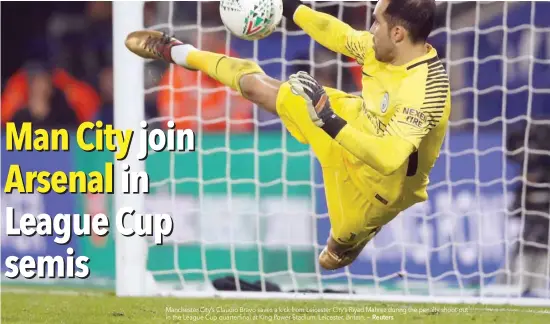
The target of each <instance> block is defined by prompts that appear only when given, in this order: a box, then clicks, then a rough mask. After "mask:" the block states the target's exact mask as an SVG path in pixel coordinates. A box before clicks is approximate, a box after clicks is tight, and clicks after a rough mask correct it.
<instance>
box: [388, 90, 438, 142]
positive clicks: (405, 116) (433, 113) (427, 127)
mask: <svg viewBox="0 0 550 324" xmlns="http://www.w3.org/2000/svg"><path fill="white" fill-rule="evenodd" d="M446 100H447V99H446V96H442V98H436V99H433V100H429V99H428V100H426V101H424V103H423V104H422V105H407V104H400V105H398V106H397V107H396V109H395V114H394V115H393V117H392V118H391V120H390V122H389V123H388V125H387V127H386V133H387V134H388V135H390V136H398V137H400V138H402V139H404V140H406V141H408V142H409V143H411V144H412V145H414V147H415V148H416V149H418V147H419V146H420V142H421V141H422V139H423V138H424V136H426V135H427V134H428V133H429V132H430V131H431V130H432V129H433V128H434V127H436V126H437V124H438V123H439V122H440V121H441V119H442V118H443V115H444V113H445V102H446Z"/></svg>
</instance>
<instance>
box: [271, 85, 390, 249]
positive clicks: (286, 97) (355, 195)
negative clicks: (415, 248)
mask: <svg viewBox="0 0 550 324" xmlns="http://www.w3.org/2000/svg"><path fill="white" fill-rule="evenodd" d="M325 90H326V92H327V95H328V97H329V101H330V104H331V107H332V109H333V110H334V112H335V113H336V114H338V115H339V116H340V117H342V118H343V119H345V120H348V121H350V120H353V119H355V118H356V116H357V115H358V114H360V113H361V108H362V105H363V99H362V98H361V97H357V96H353V95H349V94H347V93H345V92H342V91H339V90H336V89H332V88H325ZM277 113H278V115H279V117H280V118H281V121H282V122H283V124H284V125H285V127H286V129H287V130H288V131H289V132H290V134H291V135H292V136H293V137H294V138H296V139H297V140H298V141H299V142H301V143H303V144H309V145H310V146H311V149H312V150H313V153H314V154H315V156H316V157H317V159H318V160H319V163H320V165H321V168H322V170H323V181H324V186H325V195H326V200H327V207H328V214H329V218H330V223H331V236H332V238H333V239H334V240H336V241H337V242H338V243H340V244H345V245H356V244H358V243H361V242H363V241H365V240H370V239H371V238H372V237H373V236H374V235H375V234H376V233H378V231H379V230H380V228H381V227H382V226H383V225H385V224H387V223H388V222H389V221H390V220H392V219H393V218H395V216H397V214H398V211H396V210H395V209H392V208H388V207H383V206H381V204H379V203H377V202H375V201H373V199H372V198H371V197H370V196H367V195H365V194H363V193H361V191H360V190H358V189H357V187H356V186H355V185H354V184H353V183H352V182H351V180H350V177H349V172H348V169H347V168H346V166H345V165H344V159H343V153H344V151H343V150H344V149H343V148H342V146H340V144H338V143H337V142H336V141H335V140H334V139H332V138H331V137H330V136H329V135H327V134H326V133H325V132H324V131H323V130H322V129H321V128H319V127H317V126H315V124H313V122H312V121H311V119H310V118H309V115H308V112H307V109H306V107H305V102H304V100H303V98H301V97H299V96H297V95H295V94H293V93H292V92H291V90H290V85H289V84H288V83H287V82H285V83H283V84H282V85H281V88H280V90H279V93H278V95H277Z"/></svg>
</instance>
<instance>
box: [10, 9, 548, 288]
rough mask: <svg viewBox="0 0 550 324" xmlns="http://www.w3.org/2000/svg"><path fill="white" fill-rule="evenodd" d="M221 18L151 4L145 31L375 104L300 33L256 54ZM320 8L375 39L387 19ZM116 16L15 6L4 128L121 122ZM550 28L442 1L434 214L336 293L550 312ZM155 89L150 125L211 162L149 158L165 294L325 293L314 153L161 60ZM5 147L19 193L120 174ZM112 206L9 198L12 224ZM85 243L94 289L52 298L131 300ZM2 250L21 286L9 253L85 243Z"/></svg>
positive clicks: (43, 240)
mask: <svg viewBox="0 0 550 324" xmlns="http://www.w3.org/2000/svg"><path fill="white" fill-rule="evenodd" d="M217 8H218V3H217V2H203V3H199V4H198V3H196V2H146V3H145V6H144V10H145V15H144V20H145V22H144V23H145V26H146V27H150V28H155V29H160V30H166V31H169V32H173V33H174V34H175V35H176V36H177V37H179V38H181V39H183V40H185V41H188V42H191V43H194V44H197V43H199V46H200V47H201V48H203V49H207V50H212V51H217V52H226V53H231V54H232V55H235V56H239V57H243V58H255V59H257V60H259V61H260V63H261V66H262V67H263V68H264V69H265V71H266V72H267V73H268V74H270V75H272V76H275V77H280V78H285V77H286V76H288V75H290V74H291V73H294V72H296V71H298V70H306V71H310V72H312V73H314V75H315V76H316V77H317V78H318V79H319V80H321V82H322V83H324V84H325V85H328V86H332V87H338V88H341V89H343V90H346V91H348V92H357V91H358V90H359V86H360V77H361V72H360V70H359V69H358V68H357V66H356V65H354V63H353V62H349V61H347V60H346V59H344V58H342V57H340V56H337V55H335V54H333V53H331V52H328V51H326V50H323V49H322V48H319V46H317V45H315V44H313V43H312V42H311V41H310V39H309V38H308V37H307V36H305V35H304V34H303V33H302V32H300V30H298V29H297V27H296V26H295V25H294V24H293V23H292V22H285V23H284V25H283V28H281V30H279V31H277V32H276V33H274V34H273V35H272V36H270V37H268V38H267V39H265V40H262V41H260V42H258V43H251V42H246V41H243V40H239V39H236V38H234V37H231V36H230V35H229V34H227V33H226V32H225V30H224V29H223V27H222V26H221V21H220V18H219V14H218V9H217ZM317 8H318V9H320V10H322V11H325V12H329V13H332V14H334V15H336V16H338V17H340V18H343V19H344V21H346V22H348V23H350V24H351V25H352V26H354V27H356V28H366V27H367V26H369V25H370V9H372V8H373V4H372V3H368V2H360V3H346V4H342V3H340V4H337V3H336V4H335V3H324V4H322V5H321V4H317ZM111 9H112V8H111V3H110V2H99V1H97V2H96V1H92V2H39V3H38V2H2V8H1V12H2V16H1V19H2V28H1V34H2V36H1V37H2V49H3V50H2V65H1V71H2V102H1V104H2V123H3V124H4V123H6V122H9V121H14V122H17V123H21V122H24V121H32V122H33V123H35V125H40V126H42V127H45V128H68V129H75V128H76V127H77V125H78V124H79V123H81V122H83V121H88V120H92V121H94V120H102V121H104V122H105V123H112V122H113V59H112V39H113V38H112V16H111V12H112V10H111ZM549 16H550V4H549V3H543V2H506V3H505V2H483V3H477V2H456V3H455V2H453V3H447V2H442V3H439V5H438V20H437V29H436V31H435V32H434V33H433V35H432V37H431V39H430V42H431V43H432V44H433V45H434V46H435V47H436V48H437V50H438V52H439V54H440V57H441V58H442V59H444V62H445V64H446V67H447V70H448V71H449V74H450V78H451V83H452V90H453V107H452V108H453V113H452V125H451V127H450V130H449V136H448V138H447V140H446V142H445V147H444V149H443V151H442V156H441V158H440V160H439V162H438V165H437V167H436V168H435V170H434V172H433V175H432V176H431V179H432V186H431V187H430V194H431V199H430V201H429V202H427V203H426V204H421V205H418V206H416V207H415V208H413V209H411V210H409V211H407V212H406V213H404V214H403V215H401V216H399V218H398V220H396V221H394V222H392V223H391V224H390V225H389V226H387V227H386V228H384V230H383V231H382V232H381V233H380V234H379V236H378V237H377V238H376V240H375V241H374V243H373V244H371V245H370V246H369V247H368V248H367V249H366V251H365V252H364V253H363V254H362V256H361V257H360V259H359V260H358V261H357V262H356V263H355V264H354V265H353V266H351V267H350V269H349V271H341V272H337V273H335V274H331V275H330V276H329V275H326V274H324V273H323V277H322V278H323V279H322V282H323V284H325V283H326V284H329V283H330V284H334V285H338V289H340V290H344V291H347V290H348V288H353V289H354V290H357V289H365V291H369V292H375V293H377V294H379V293H392V292H397V293H405V294H418V295H430V294H431V295H434V294H435V295H457V294H465V295H470V296H476V295H479V294H480V292H481V291H482V292H483V294H484V295H486V296H489V295H493V294H494V295H502V294H504V295H513V294H522V295H524V296H533V295H536V296H543V297H546V298H549V292H548V287H549V272H550V267H549V262H550V258H548V256H549V253H550V252H549V250H548V234H549V231H550V229H549V226H548V222H549V212H550V207H549V202H550V198H549V197H550V186H549V183H550V170H549V168H548V165H550V161H549V151H550V144H549V141H548V135H549V134H550V131H549V128H550V125H549V122H548V119H549V118H550V77H549V75H550V23H548V19H547V18H548V17H549ZM145 76H146V80H145V84H144V88H145V89H146V97H145V101H146V116H147V119H148V120H150V121H156V122H158V124H157V126H158V127H162V124H161V122H162V121H165V120H167V119H170V118H172V117H174V118H176V119H177V125H178V127H181V128H192V129H194V130H195V131H196V132H197V134H198V135H199V138H198V144H199V147H200V149H199V150H198V151H197V154H184V155H173V154H169V153H166V154H155V155H153V156H151V157H150V158H149V159H148V161H147V171H148V172H149V174H150V176H151V179H152V184H153V192H152V194H150V195H148V196H147V197H146V207H147V209H148V210H151V211H154V212H161V211H162V212H171V213H172V214H173V216H174V219H175V224H176V228H175V230H174V233H173V236H172V237H171V238H170V240H168V242H167V243H168V244H167V245H165V246H162V247H151V249H150V251H149V255H148V269H149V270H150V271H151V272H152V273H153V275H154V277H155V279H156V280H157V281H158V283H164V284H166V285H169V286H168V287H169V289H181V288H188V287H189V286H192V285H195V286H196V287H197V288H199V289H202V288H204V287H202V288H201V286H203V285H205V283H206V281H205V280H204V279H206V278H208V279H210V280H214V279H218V278H222V277H225V276H233V275H239V277H240V279H244V280H248V281H249V282H254V281H255V280H259V279H262V280H267V281H269V282H273V283H276V284H277V285H279V287H281V289H282V290H291V289H305V288H308V287H310V284H313V285H314V287H317V286H316V285H317V284H318V283H319V281H318V280H319V278H320V277H319V276H318V274H319V272H318V269H317V265H316V258H317V255H318V252H319V251H320V247H319V245H323V244H324V243H325V240H326V236H327V235H328V229H329V224H328V218H327V216H326V207H325V202H324V198H323V188H322V180H321V178H320V174H319V173H318V172H317V171H318V170H317V165H316V163H315V161H314V160H313V159H312V157H311V155H310V153H309V151H308V150H307V148H306V147H304V146H303V145H301V144H299V143H297V142H295V141H294V140H293V139H292V138H291V137H290V136H287V135H286V134H285V132H284V131H283V130H282V126H281V124H280V123H279V121H277V119H275V118H274V116H272V115H269V114H266V113H264V112H262V111H261V110H259V109H257V107H254V106H252V105H251V104H249V103H248V102H246V101H244V100H242V99H239V98H237V97H236V96H234V95H230V94H228V92H226V90H225V89H224V88H220V87H219V85H218V84H216V83H215V82H213V81H211V80H210V79H208V78H207V77H205V76H201V75H199V74H196V73H193V72H188V71H185V70H183V69H180V68H177V67H176V68H174V67H169V66H168V65H166V64H163V63H158V62H153V63H147V64H146V65H145ZM131 77H132V76H131V75H128V78H131ZM197 84H200V89H199V90H197V87H196V86H197ZM193 87H195V88H193ZM197 91H201V93H202V96H201V97H197ZM199 101H200V102H199ZM526 134H527V135H528V136H525V135H526ZM73 142H74V141H73ZM73 144H74V143H73ZM526 145H527V146H526ZM526 147H528V148H529V150H525V148H526ZM2 150H3V151H2V162H3V163H2V179H5V177H6V173H7V170H8V167H9V165H10V164H12V163H17V164H20V165H21V167H22V169H23V170H38V169H40V170H50V171H54V170H64V171H72V170H96V169H97V170H100V169H102V165H103V163H105V162H106V161H110V160H112V155H111V154H109V153H101V152H94V153H85V152H82V151H81V150H80V149H78V148H77V147H76V146H75V147H74V149H73V150H72V151H71V152H63V153H36V152H21V153H18V152H13V153H9V154H7V153H6V152H5V150H4V148H3V149H2ZM526 160H528V163H527V164H525V163H524V162H525V161H526ZM112 203H113V202H112V197H111V196H109V195H87V196H86V195H69V194H66V195H57V194H47V195H39V194H35V195H16V194H12V195H6V194H4V193H2V208H3V209H4V207H5V206H13V207H16V210H20V211H21V212H31V213H39V212H47V213H49V214H56V213H81V212H86V213H99V212H105V213H110V211H111V210H112ZM229 206H231V211H230V212H228V210H229ZM70 246H71V247H73V248H74V249H75V250H76V251H77V255H78V254H83V255H86V256H88V257H90V259H91V262H90V263H89V266H90V270H91V276H90V277H89V278H88V279H87V280H78V279H77V280H63V281H56V280H36V283H39V284H51V285H62V286H67V285H80V286H85V287H88V288H91V287H101V288H107V289H113V288H114V280H115V244H114V237H113V235H112V233H111V235H109V236H107V237H103V238H102V237H94V236H92V237H83V238H77V239H74V240H72V241H71V243H70ZM1 248H2V256H3V259H2V271H3V272H5V270H6V269H5V268H4V258H5V257H6V256H8V255H16V256H23V255H33V256H40V255H65V249H66V248H67V246H58V245H56V244H55V243H54V242H53V239H52V238H49V237H32V238H19V237H6V236H5V234H4V233H2V247H1ZM350 278H352V279H353V280H348V279H350ZM9 283H10V282H8V281H5V280H4V281H3V284H4V285H6V284H9ZM520 283H521V286H518V285H519V284H520ZM17 284H21V282H18V283H17ZM26 284H28V282H26ZM352 286H353V287H352ZM4 287H5V286H4ZM361 287H363V288H361ZM481 287H483V290H482V289H481ZM502 287H504V288H505V289H504V290H502V289H501V288H502ZM518 287H519V288H518ZM493 288H494V289H493ZM497 288H498V289H497ZM518 289H519V290H518Z"/></svg>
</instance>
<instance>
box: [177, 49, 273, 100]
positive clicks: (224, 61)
mask: <svg viewBox="0 0 550 324" xmlns="http://www.w3.org/2000/svg"><path fill="white" fill-rule="evenodd" d="M187 66H189V67H190V68H193V69H197V70H199V71H202V72H204V73H206V74H208V75H209V76H210V77H211V78H213V79H215V80H217V81H219V82H220V83H223V84H224V85H226V86H228V87H230V88H231V89H233V90H235V91H238V92H239V94H241V95H242V92H241V87H240V84H239V83H240V79H241V77H243V76H244V75H247V74H252V73H262V74H265V72H264V71H263V70H262V68H260V66H258V64H256V63H255V62H252V61H249V60H243V59H238V58H235V57H230V56H226V55H222V54H218V53H212V52H207V51H191V52H189V55H188V56H187Z"/></svg>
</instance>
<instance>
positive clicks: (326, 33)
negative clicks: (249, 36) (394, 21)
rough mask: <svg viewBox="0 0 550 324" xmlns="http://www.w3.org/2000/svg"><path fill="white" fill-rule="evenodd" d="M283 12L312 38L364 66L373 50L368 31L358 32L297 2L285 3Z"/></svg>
mask: <svg viewBox="0 0 550 324" xmlns="http://www.w3.org/2000/svg"><path fill="white" fill-rule="evenodd" d="M283 10H284V15H285V17H286V18H287V19H293V20H294V22H295V23H296V24H297V25H298V26H299V27H300V28H302V29H303V30H304V31H305V32H306V33H307V34H308V35H309V36H310V37H311V38H313V39H314V40H315V41H316V42H318V43H319V44H321V45H323V46H324V47H326V48H328V49H329V50H331V51H333V52H337V53H341V54H343V55H346V56H348V57H351V58H353V59H355V60H357V61H358V62H359V63H360V64H362V63H363V60H364V58H365V55H366V53H367V52H368V51H370V50H372V35H371V34H370V33H369V32H367V31H357V30H355V29H353V28H352V27H351V26H350V25H348V24H346V23H344V22H342V21H340V20H338V19H337V18H335V17H333V16H331V15H328V14H326V13H322V12H318V11H315V10H313V9H311V8H309V7H308V6H305V5H300V2H299V1H297V0H290V1H287V2H284V5H283Z"/></svg>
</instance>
